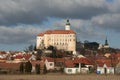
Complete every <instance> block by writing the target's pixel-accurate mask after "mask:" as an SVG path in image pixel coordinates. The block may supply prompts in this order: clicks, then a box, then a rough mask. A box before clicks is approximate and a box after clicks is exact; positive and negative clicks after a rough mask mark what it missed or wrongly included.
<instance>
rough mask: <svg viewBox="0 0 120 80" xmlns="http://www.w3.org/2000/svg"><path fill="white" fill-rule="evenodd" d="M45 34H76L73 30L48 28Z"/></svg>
mask: <svg viewBox="0 0 120 80" xmlns="http://www.w3.org/2000/svg"><path fill="white" fill-rule="evenodd" d="M45 34H75V32H74V31H73V30H47V31H46V32H45Z"/></svg>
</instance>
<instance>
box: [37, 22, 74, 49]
mask: <svg viewBox="0 0 120 80" xmlns="http://www.w3.org/2000/svg"><path fill="white" fill-rule="evenodd" d="M50 45H51V46H54V47H56V48H57V49H59V50H65V51H76V33H75V32H74V31H73V30H70V23H69V20H67V23H66V25H65V30H47V31H45V32H44V33H39V34H38V35H37V41H36V48H37V49H42V48H44V47H45V48H47V47H48V46H50Z"/></svg>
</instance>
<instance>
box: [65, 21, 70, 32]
mask: <svg viewBox="0 0 120 80" xmlns="http://www.w3.org/2000/svg"><path fill="white" fill-rule="evenodd" d="M65 30H70V22H69V19H67V23H66V25H65Z"/></svg>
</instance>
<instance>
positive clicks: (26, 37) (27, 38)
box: [0, 25, 40, 44]
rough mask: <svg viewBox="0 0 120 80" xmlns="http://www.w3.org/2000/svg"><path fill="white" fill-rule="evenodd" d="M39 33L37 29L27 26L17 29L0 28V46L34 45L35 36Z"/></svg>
mask: <svg viewBox="0 0 120 80" xmlns="http://www.w3.org/2000/svg"><path fill="white" fill-rule="evenodd" d="M39 32H40V29H39V28H35V27H33V26H30V25H28V26H27V29H26V27H24V26H17V27H6V26H1V27H0V44H25V43H34V42H35V39H36V35H37V34H38V33H39Z"/></svg>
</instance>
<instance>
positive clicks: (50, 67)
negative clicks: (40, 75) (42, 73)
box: [45, 59, 55, 70]
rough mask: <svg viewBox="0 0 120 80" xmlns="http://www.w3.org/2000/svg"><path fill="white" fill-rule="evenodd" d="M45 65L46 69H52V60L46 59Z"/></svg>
mask: <svg viewBox="0 0 120 80" xmlns="http://www.w3.org/2000/svg"><path fill="white" fill-rule="evenodd" d="M45 65H46V68H47V70H54V68H55V67H54V62H48V60H47V59H46V60H45Z"/></svg>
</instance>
